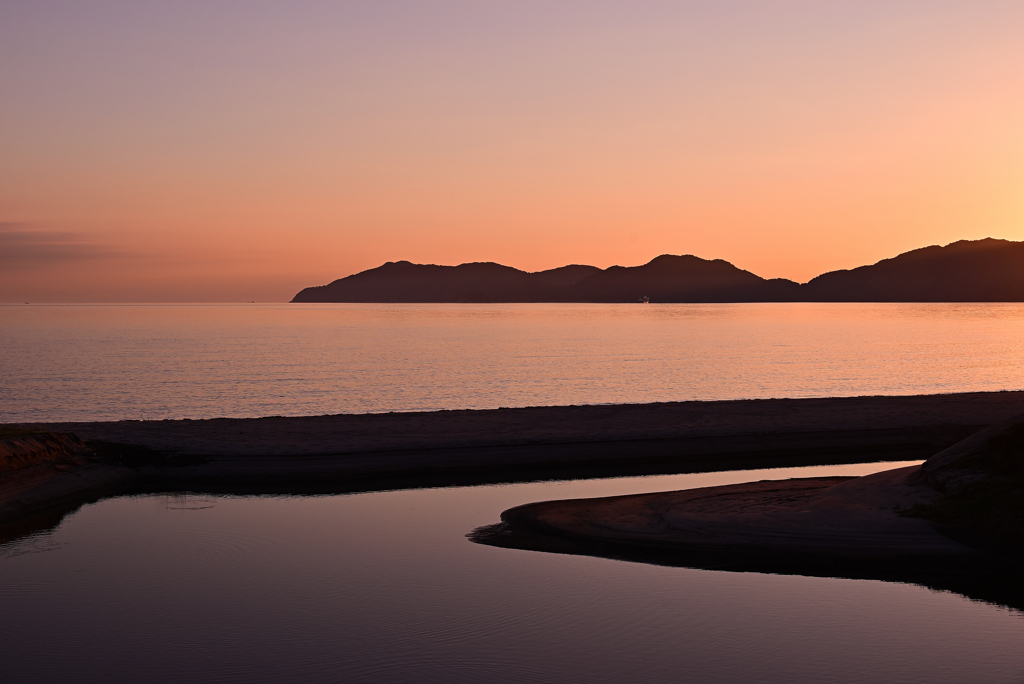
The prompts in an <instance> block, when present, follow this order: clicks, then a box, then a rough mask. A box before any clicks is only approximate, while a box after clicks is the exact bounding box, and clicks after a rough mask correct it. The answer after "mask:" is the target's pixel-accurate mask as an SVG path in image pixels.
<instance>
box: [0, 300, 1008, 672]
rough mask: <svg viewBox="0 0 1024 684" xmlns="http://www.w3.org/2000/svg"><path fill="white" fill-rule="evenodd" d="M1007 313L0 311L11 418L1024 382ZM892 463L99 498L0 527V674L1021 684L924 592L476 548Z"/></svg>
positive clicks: (2, 396)
mask: <svg viewBox="0 0 1024 684" xmlns="http://www.w3.org/2000/svg"><path fill="white" fill-rule="evenodd" d="M1022 340H1024V305H1020V304H799V303H798V304H693V305H690V304H664V305H663V304H635V305H577V304H501V305H484V304H475V305H468V304H467V305H429V304H424V305H398V304H395V305H377V304H374V305H369V304H304V305H297V304H244V305H243V304H238V305H220V304H216V305H214V304H210V305H81V306H62V305H17V306H16V305H5V306H0V423H10V422H35V421H76V420H83V421H93V420H125V419H127V420H139V419H146V420H154V419H164V418H185V417H187V418H210V417H218V416H230V417H249V416H264V415H295V416H298V415H315V414H333V413H365V412H380V411H423V410H438V409H465V408H470V409H480V408H497V407H500V406H536V405H565V404H607V403H621V402H655V401H677V400H690V399H700V400H715V399H736V398H755V397H823V396H858V395H909V394H925V393H941V392H963V391H997V390H1017V389H1024V344H1022V342H1021V341H1022ZM899 465H905V464H903V463H890V464H884V463H883V464H879V463H872V464H858V465H845V466H823V467H814V468H790V469H775V470H762V471H732V472H717V473H698V474H689V475H665V476H652V477H631V478H609V479H593V480H575V481H555V482H528V483H518V484H508V485H490V486H478V487H450V488H434V489H418V490H416V489H413V490H404V491H386V492H370V493H360V494H349V495H337V496H272V497H270V496H220V495H217V496H214V495H209V494H205V493H197V492H177V493H169V494H160V495H147V496H131V497H114V498H108V499H104V500H101V501H98V502H95V503H91V504H87V505H85V506H83V507H82V508H81V509H79V510H78V511H77V512H75V513H73V514H71V515H69V516H67V517H65V518H64V519H63V521H62V522H61V523H60V524H59V525H58V526H57V527H56V528H54V529H51V530H48V531H45V532H39V533H35V534H32V535H29V536H26V537H22V538H20V539H15V540H12V541H9V542H7V543H5V544H2V545H0V681H3V682H67V681H76V682H181V681H190V682H281V681H303V682H314V683H318V682H580V683H584V682H588V683H589V682H652V683H660V682H708V683H712V684H717V683H719V682H721V683H725V682H752V683H760V682H763V683H766V684H767V683H772V684H774V683H780V684H781V683H783V682H785V683H795V684H803V683H807V684H810V683H812V682H857V683H860V682H863V683H868V682H871V683H874V682H921V683H929V684H932V683H944V682H949V683H953V682H968V681H970V682H1015V683H1018V684H1019V683H1021V682H1024V614H1022V613H1020V612H1019V611H1017V610H1014V609H1011V608H1008V607H1006V606H1003V605H999V604H994V603H986V602H981V601H976V600H971V599H968V598H966V597H964V596H962V595H959V594H955V593H950V592H938V591H933V590H931V589H927V588H925V587H923V586H918V585H915V584H903V583H895V582H882V581H874V580H851V579H838V578H822V577H803V576H798V575H772V574H763V573H754V572H743V573H741V572H724V571H708V570H696V569H688V568H678V567H662V566H657V565H649V564H644V563H634V562H626V561H617V560H609V559H604V558H594V557H584V556H570V555H561V554H554V553H542V552H534V551H523V550H514V549H501V548H495V547H490V546H483V545H479V544H474V543H472V542H471V541H469V540H468V539H467V538H466V535H467V534H468V533H470V532H471V531H472V530H473V529H475V528H477V527H479V526H482V525H488V524H491V523H494V522H497V521H498V519H499V515H500V513H501V511H502V510H505V509H507V508H510V507H512V506H516V505H519V504H523V503H527V502H530V501H541V500H547V499H554V498H571V497H583V496H607V495H617V494H630V493H640V492H650V491H664V490H672V489H685V488H690V487H701V486H710V485H717V484H728V483H734V482H747V481H752V480H760V479H785V478H789V477H808V476H821V475H835V474H845V475H860V474H866V473H869V472H874V471H877V470H881V469H886V468H890V467H896V466H899Z"/></svg>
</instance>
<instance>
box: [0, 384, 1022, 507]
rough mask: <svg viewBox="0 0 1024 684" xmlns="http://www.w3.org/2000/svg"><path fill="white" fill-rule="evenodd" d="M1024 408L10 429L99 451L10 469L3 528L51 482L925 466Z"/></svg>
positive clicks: (791, 408) (803, 409)
mask: <svg viewBox="0 0 1024 684" xmlns="http://www.w3.org/2000/svg"><path fill="white" fill-rule="evenodd" d="M1021 412H1024V392H990V393H970V394H949V395H929V396H912V397H855V398H839V399H769V400H744V401H715V402H676V403H659V404H631V405H607V406H561V407H536V408H521V409H496V410H481V411H436V412H417V413H389V414H370V415H335V416H314V417H301V418H282V417H270V418H253V419H226V418H220V419H211V420H161V421H119V422H93V423H50V424H31V425H27V424H21V425H16V426H15V425H10V426H0V429H2V430H6V431H7V432H8V433H10V431H11V430H22V431H25V430H28V431H44V432H49V433H67V434H72V435H76V436H77V438H80V439H81V440H83V442H84V444H85V446H86V451H85V452H83V453H81V454H78V455H77V456H75V459H77V460H72V461H68V464H71V465H72V466H73V467H68V468H65V469H64V470H61V469H60V468H58V467H57V465H49V466H45V467H44V466H41V465H36V466H32V468H35V469H36V470H34V471H33V470H32V468H13V469H11V470H8V471H6V472H5V473H4V474H3V481H4V482H5V483H6V484H4V485H2V486H0V524H3V523H4V522H5V521H6V522H11V521H12V520H14V519H15V518H20V519H25V518H27V517H29V516H31V515H34V514H36V513H45V512H46V511H49V510H51V509H52V506H48V504H47V502H48V501H50V502H52V501H55V500H57V499H59V500H61V501H66V497H64V495H63V494H61V495H60V496H56V495H51V494H48V493H47V492H51V491H54V490H61V491H83V492H87V493H88V496H89V497H95V496H96V495H97V494H96V492H108V491H109V492H135V493H146V492H166V491H193V492H209V493H239V494H246V493H252V494H287V493H295V494H302V493H344V492H354V491H372V490H380V489H395V488H408V487H424V486H443V485H460V484H464V485H469V484H484V483H492V482H514V481H529V480H540V479H561V478H583V477H612V476H626V475H642V474H664V473H684V472H702V471H713V470H736V469H744V468H771V467H786V466H800V465H821V464H837V463H856V462H868V461H887V460H912V459H918V458H920V459H924V458H927V457H928V456H930V455H931V454H934V453H935V452H937V451H939V450H941V449H943V448H945V447H947V446H949V445H951V444H954V443H956V442H957V441H959V440H960V439H962V438H964V437H965V436H967V435H970V434H972V433H974V432H976V431H977V430H979V429H981V428H983V427H985V426H987V425H991V424H993V423H995V422H998V421H1000V420H1003V419H1005V418H1007V417H1009V416H1012V415H1016V414H1018V413H1021ZM62 467H63V466H62ZM100 495H103V494H100ZM48 497H49V498H48ZM14 500H17V501H18V502H20V503H17V505H14V504H11V502H12V501H14ZM86 500H88V499H86ZM62 505H64V504H62Z"/></svg>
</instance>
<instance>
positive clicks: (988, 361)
mask: <svg viewBox="0 0 1024 684" xmlns="http://www.w3.org/2000/svg"><path fill="white" fill-rule="evenodd" d="M1022 340H1024V305H1021V304H724V305H723V304H648V305H642V304H627V305H614V304H612V305H608V304H605V305H578V304H503V305H482V304H477V305H472V304H467V305H440V304H436V305H431V304H421V305H399V304H393V305H376V304H374V305H368V304H323V305H318V304H269V305H256V304H249V305H186V306H177V305H166V306H152V305H138V306H130V305H121V306H98V305H93V306H24V305H22V306H12V305H7V306H0V350H2V351H0V422H11V421H56V420H118V419H125V418H127V419H140V418H146V419H154V418H186V417H187V418H209V417H217V416H229V417H252V416H266V415H288V416H297V415H316V414H326V413H367V412H377V411H412V410H432V409H458V408H497V407H499V406H539V405H564V404H595V403H622V402H650V401H674V400H686V399H735V398H759V397H821V396H854V395H870V394H921V393H935V392H963V391H972V390H1001V389H1022V388H1024V343H1022Z"/></svg>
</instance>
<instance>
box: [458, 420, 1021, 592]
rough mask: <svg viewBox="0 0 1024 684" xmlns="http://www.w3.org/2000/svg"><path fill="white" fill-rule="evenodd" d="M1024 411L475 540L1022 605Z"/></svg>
mask: <svg viewBox="0 0 1024 684" xmlns="http://www.w3.org/2000/svg"><path fill="white" fill-rule="evenodd" d="M1022 484H1024V414H1021V415H1018V416H1015V417H1011V418H1009V419H1008V420H1005V421H1001V422H1000V423H998V424H996V425H993V426H990V427H988V428H985V429H983V430H980V431H978V432H977V433H975V434H973V435H970V436H969V437H967V438H965V439H963V440H961V441H959V442H957V443H956V444H954V445H951V446H949V447H947V448H946V449H944V450H942V451H940V452H938V453H937V454H934V455H933V456H931V457H930V458H929V459H927V460H926V461H925V462H924V463H923V464H921V465H913V466H908V467H900V468H894V469H890V470H885V471H882V472H878V473H874V474H871V475H866V476H863V477H852V478H851V477H830V478H829V477H826V478H805V479H790V480H763V481H759V482H749V483H744V484H735V485H726V486H718V487H704V488H698V489H687V490H680V491H669V492H657V493H651V494H636V495H627V496H613V497H601V498H594V499H566V500H559V501H542V502H536V503H527V504H524V505H521V506H516V507H515V508H511V509H509V510H507V511H505V512H503V513H502V514H501V522H500V523H498V524H496V525H489V526H486V527H482V528H479V529H477V530H474V531H473V532H472V533H471V534H470V538H471V539H472V540H474V541H476V542H479V543H482V544H489V545H492V546H500V547H506V548H518V549H526V550H536V551H547V552H555V553H572V554H583V555H594V556H603V557H611V558H619V559H623V560H636V561H644V562H654V563H662V564H671V565H683V566H687V567H698V568H708V569H731V570H753V571H760V572H782V573H794V574H804V575H806V574H811V575H814V574H820V575H825V576H840V577H861V578H876V579H888V580H898V581H912V582H916V583H920V584H925V585H927V586H932V587H935V588H948V589H952V590H954V591H958V592H960V593H964V594H965V595H968V596H973V597H979V598H983V599H984V600H994V601H997V602H1000V603H1003V604H1005V605H1013V606H1015V607H1018V608H1022V607H1024V587H1022V586H1021V583H1020V582H1019V577H1020V571H1021V569H1022V568H1024V547H1022V543H1024V534H1022V533H1024V530H1022V528H1021V525H1022V524H1024V518H1022V517H1021V513H1022V511H1024V509H1022V507H1021V501H1020V498H1019V497H1020V496H1021V492H1022V491H1024V489H1022V488H1021V486H1022Z"/></svg>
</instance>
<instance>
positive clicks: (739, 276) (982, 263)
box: [292, 238, 1024, 303]
mask: <svg viewBox="0 0 1024 684" xmlns="http://www.w3.org/2000/svg"><path fill="white" fill-rule="evenodd" d="M292 301H293V302H378V303H388V302H424V303H426V302H436V303H445V302H448V303H504V302H578V303H599V302H607V303H627V302H639V301H650V302H663V303H668V302H694V303H699V302H720V303H726V302H1020V301H1024V242H1013V241H1009V240H997V239H993V238H985V239H983V240H961V241H959V242H954V243H951V244H949V245H946V246H931V247H924V248H921V249H915V250H913V251H910V252H905V253H903V254H900V255H898V256H896V257H893V258H891V259H883V260H882V261H879V262H877V263H875V264H871V265H869V266H860V267H858V268H854V269H849V270H840V271H832V272H829V273H824V274H822V275H819V276H817V277H815V278H813V279H811V280H810V281H809V282H807V283H797V282H795V281H792V280H786V279H784V278H774V279H767V278H762V277H760V276H758V275H756V274H754V273H751V272H750V271H745V270H743V269H741V268H738V267H736V266H734V265H733V264H731V263H729V262H728V261H724V260H722V259H713V260H708V259H702V258H700V257H696V256H693V255H681V256H675V255H671V254H663V255H661V256H659V257H656V258H654V259H652V260H651V261H649V262H648V263H646V264H644V265H642V266H628V267H627V266H611V267H609V268H606V269H600V268H597V267H596V266H585V265H578V264H573V265H569V266H563V267H561V268H555V269H551V270H547V271H538V272H535V273H529V272H526V271H521V270H519V269H516V268H512V267H511V266H503V265H501V264H496V263H492V262H478V263H469V264H460V265H458V266H437V265H433V264H413V263H411V262H408V261H396V262H392V261H389V262H387V263H386V264H384V265H382V266H378V267H377V268H372V269H369V270H367V271H362V272H360V273H356V274H354V275H350V276H347V277H345V278H341V279H339V280H335V281H334V282H332V283H330V284H328V285H322V286H317V287H307V288H305V289H303V290H302V291H300V292H299V293H298V294H296V295H295V297H294V298H293V299H292Z"/></svg>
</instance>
